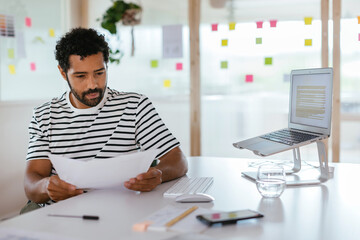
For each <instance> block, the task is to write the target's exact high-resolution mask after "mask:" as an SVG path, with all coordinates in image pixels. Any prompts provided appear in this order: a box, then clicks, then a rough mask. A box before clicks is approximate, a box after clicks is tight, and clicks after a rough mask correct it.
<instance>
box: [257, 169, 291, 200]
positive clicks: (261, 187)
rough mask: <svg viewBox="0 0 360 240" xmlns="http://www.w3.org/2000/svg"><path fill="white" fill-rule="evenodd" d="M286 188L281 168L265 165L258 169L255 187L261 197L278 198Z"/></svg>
mask: <svg viewBox="0 0 360 240" xmlns="http://www.w3.org/2000/svg"><path fill="white" fill-rule="evenodd" d="M285 186H286V174H285V170H284V168H283V167H282V166H280V165H277V164H265V165H262V166H260V167H259V168H258V172H257V179H256V187H257V189H258V191H259V193H260V194H261V196H263V197H268V198H276V197H280V195H281V194H282V193H283V191H284V189H285Z"/></svg>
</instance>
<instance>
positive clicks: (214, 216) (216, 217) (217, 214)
mask: <svg viewBox="0 0 360 240" xmlns="http://www.w3.org/2000/svg"><path fill="white" fill-rule="evenodd" d="M211 218H212V219H220V213H214V214H212V215H211Z"/></svg>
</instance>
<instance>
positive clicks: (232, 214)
mask: <svg viewBox="0 0 360 240" xmlns="http://www.w3.org/2000/svg"><path fill="white" fill-rule="evenodd" d="M228 216H229V218H236V217H237V215H236V213H235V212H230V213H229V214H228Z"/></svg>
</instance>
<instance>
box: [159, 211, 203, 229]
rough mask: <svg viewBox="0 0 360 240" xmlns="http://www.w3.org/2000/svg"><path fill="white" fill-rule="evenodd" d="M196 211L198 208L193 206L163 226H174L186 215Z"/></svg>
mask: <svg viewBox="0 0 360 240" xmlns="http://www.w3.org/2000/svg"><path fill="white" fill-rule="evenodd" d="M196 209H198V206H193V207H192V208H189V209H188V210H186V211H185V212H183V213H182V214H180V215H179V216H177V217H176V218H174V219H171V220H170V221H169V222H167V223H166V224H165V226H166V227H171V226H172V225H174V224H175V223H177V222H178V221H180V220H181V219H183V218H184V217H186V216H187V215H189V214H190V213H192V212H193V211H195V210H196Z"/></svg>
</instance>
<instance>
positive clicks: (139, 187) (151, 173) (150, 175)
mask: <svg viewBox="0 0 360 240" xmlns="http://www.w3.org/2000/svg"><path fill="white" fill-rule="evenodd" d="M161 176H162V172H161V171H160V170H159V169H157V168H154V167H151V168H149V170H148V171H147V172H146V173H141V174H139V175H137V176H136V178H130V179H129V181H126V182H125V183H124V186H125V187H126V188H128V189H130V190H134V191H141V192H150V191H151V190H153V189H154V188H156V186H157V185H159V184H161V182H162V180H161Z"/></svg>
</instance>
